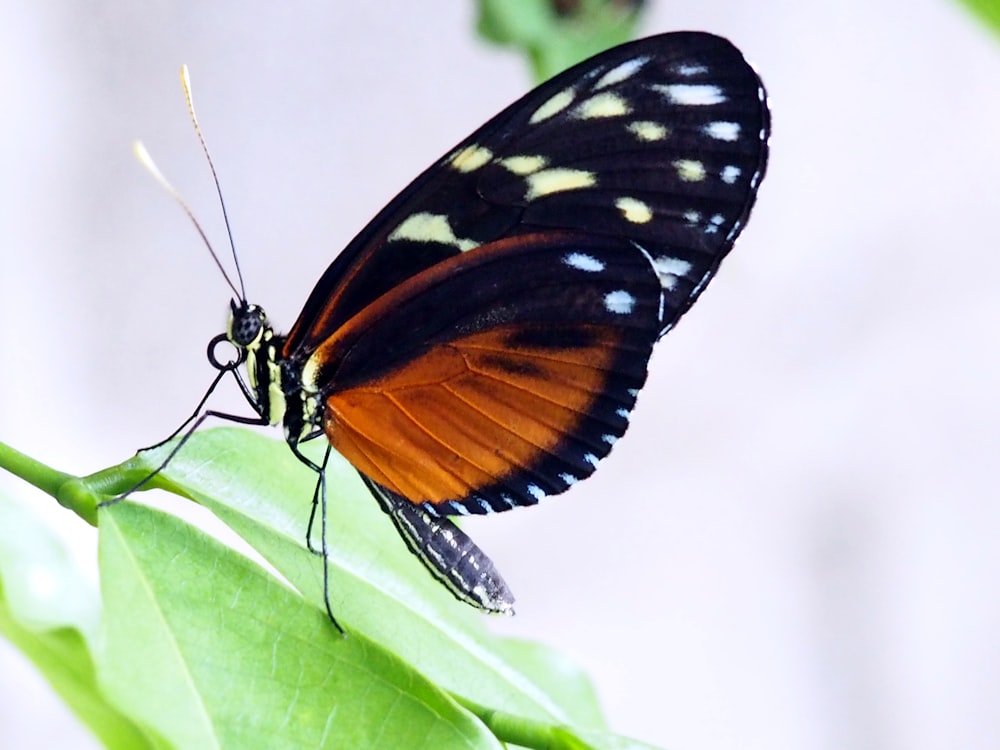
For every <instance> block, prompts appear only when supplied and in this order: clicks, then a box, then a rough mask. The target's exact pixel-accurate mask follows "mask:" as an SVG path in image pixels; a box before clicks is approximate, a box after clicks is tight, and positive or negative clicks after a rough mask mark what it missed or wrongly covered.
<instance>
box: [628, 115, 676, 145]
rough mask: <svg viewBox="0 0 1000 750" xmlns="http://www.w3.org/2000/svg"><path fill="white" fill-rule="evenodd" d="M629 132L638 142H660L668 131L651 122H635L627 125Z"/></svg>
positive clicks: (668, 133)
mask: <svg viewBox="0 0 1000 750" xmlns="http://www.w3.org/2000/svg"><path fill="white" fill-rule="evenodd" d="M628 129H629V132H630V133H632V135H634V136H635V137H636V138H638V139H639V140H640V141H650V142H652V141H662V140H663V139H664V138H666V137H667V136H668V135H670V131H669V130H668V129H667V127H666V126H665V125H661V124H660V123H658V122H652V121H651V120H636V121H635V122H630V123H629V124H628Z"/></svg>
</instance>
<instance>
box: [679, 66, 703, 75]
mask: <svg viewBox="0 0 1000 750" xmlns="http://www.w3.org/2000/svg"><path fill="white" fill-rule="evenodd" d="M707 72H708V68H706V67H705V66H704V65H692V64H691V63H684V64H681V65H678V66H677V73H678V74H679V75H682V76H696V75H698V74H699V73H707Z"/></svg>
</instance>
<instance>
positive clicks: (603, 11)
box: [476, 0, 642, 81]
mask: <svg viewBox="0 0 1000 750" xmlns="http://www.w3.org/2000/svg"><path fill="white" fill-rule="evenodd" d="M641 5H642V3H641V2H638V1H634V2H628V1H627V0H626V1H623V0H479V16H478V19H477V22H476V26H477V29H478V31H479V33H480V35H482V36H483V37H484V38H485V39H488V40H489V41H491V42H495V43H497V44H503V45H509V46H514V47H520V48H522V49H523V50H524V52H525V53H526V54H527V56H528V59H529V60H530V62H531V65H532V69H533V71H534V74H535V78H536V80H538V81H544V80H546V79H547V78H551V77H552V76H554V75H555V74H556V73H559V72H560V71H563V70H565V69H566V68H568V67H570V66H571V65H573V64H575V63H578V62H580V61H581V60H583V59H585V58H587V57H590V56H592V55H596V54H597V53H598V52H602V51H603V50H606V49H609V48H610V47H614V46H615V45H617V44H621V43H622V42H626V41H628V40H629V39H631V38H632V37H633V36H634V34H635V29H636V24H637V21H638V15H639V8H640V6H641Z"/></svg>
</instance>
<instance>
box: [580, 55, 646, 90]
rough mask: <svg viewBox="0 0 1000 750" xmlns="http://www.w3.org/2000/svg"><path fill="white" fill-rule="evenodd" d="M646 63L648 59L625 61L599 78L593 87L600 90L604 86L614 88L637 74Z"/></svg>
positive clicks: (640, 58)
mask: <svg viewBox="0 0 1000 750" xmlns="http://www.w3.org/2000/svg"><path fill="white" fill-rule="evenodd" d="M647 62H649V58H648V57H636V58H634V59H632V60H626V61H625V62H623V63H621V64H620V65H616V66H615V67H613V68H612V69H611V70H609V71H608V72H607V73H605V74H604V75H603V76H601V79H600V80H599V81H598V82H597V83H596V84H595V85H594V88H595V89H602V88H604V87H605V86H614V85H615V84H616V83H621V82H622V81H625V80H627V79H629V78H631V77H632V76H634V75H635V74H636V73H637V72H639V69H640V68H641V67H642V66H643V65H645V64H646V63H647Z"/></svg>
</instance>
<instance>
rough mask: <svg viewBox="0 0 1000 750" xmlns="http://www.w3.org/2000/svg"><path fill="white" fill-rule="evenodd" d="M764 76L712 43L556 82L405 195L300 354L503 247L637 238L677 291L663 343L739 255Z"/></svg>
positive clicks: (631, 57)
mask: <svg viewBox="0 0 1000 750" xmlns="http://www.w3.org/2000/svg"><path fill="white" fill-rule="evenodd" d="M768 133H769V118H768V110H767V105H766V101H765V93H764V89H763V86H762V84H761V82H760V79H759V78H758V77H757V75H756V73H755V72H754V71H753V69H752V68H751V67H750V65H749V64H748V63H747V62H746V61H745V60H744V59H743V56H742V54H741V53H740V52H739V50H738V49H736V48H735V47H734V46H733V45H732V44H731V43H730V42H728V41H727V40H725V39H722V38H721V37H717V36H713V35H711V34H705V33H701V32H678V33H672V34H664V35H661V36H654V37H649V38H647V39H642V40H639V41H636V42H633V43H630V44H625V45H622V46H619V47H616V48H614V49H612V50H609V51H607V52H604V53H602V54H600V55H597V56H596V57H593V58H591V59H590V60H587V61H585V62H583V63H581V64H579V65H577V66H575V67H573V68H571V69H570V70H568V71H566V72H564V73H562V74H560V75H558V76H556V77H555V78H553V79H551V80H550V81H548V82H546V83H544V84H543V85H541V86H540V87H538V88H537V89H535V90H534V91H532V92H530V93H529V94H527V95H526V96H524V97H523V98H522V99H520V100H518V101H517V102H515V103H514V104H512V105H511V106H509V107H508V108H507V109H505V110H504V111H503V112H501V113H500V114H499V115H497V116H496V117H494V118H493V119H492V120H490V121H489V122H488V123H486V125H484V126H483V127H482V128H480V129H479V130H478V131H476V132H475V133H474V134H473V135H471V136H470V137H469V138H467V139H466V140H465V141H463V142H462V143H461V144H459V145H458V146H457V147H456V148H455V149H453V150H452V151H451V152H450V153H449V154H448V155H447V156H446V157H444V158H443V159H442V160H440V161H439V162H438V163H436V164H435V165H434V166H432V167H431V168H430V169H428V170H427V171H426V172H424V173H423V174H422V175H421V176H420V177H418V178H417V179H416V180H415V181H414V182H413V183H412V184H411V185H410V186H409V187H407V188H406V189H405V190H404V191H403V192H402V193H400V194H399V195H398V196H397V197H396V198H395V199H394V200H393V201H392V202H391V203H390V204H389V205H388V206H387V207H386V208H385V209H383V210H382V211H381V212H380V213H379V214H378V216H376V217H375V219H374V220H373V221H372V222H371V223H370V224H369V225H368V226H367V227H366V228H365V229H363V230H362V231H361V233H360V234H358V236H357V237H355V238H354V240H353V241H352V242H351V243H350V244H349V245H348V247H347V248H346V249H345V250H344V251H343V252H342V253H341V254H340V255H339V256H338V257H337V259H336V260H335V261H334V262H333V264H331V266H330V267H329V268H328V269H327V271H326V272H325V273H324V275H323V276H322V278H321V279H320V281H319V282H318V283H317V285H316V287H315V289H314V290H313V292H312V294H311V295H310V297H309V299H308V301H307V302H306V305H305V307H304V308H303V311H302V313H301V315H300V316H299V320H298V321H297V322H296V324H295V326H294V327H293V329H292V331H291V332H290V334H289V336H288V339H287V341H286V345H285V355H286V357H291V358H298V359H304V358H305V357H306V356H308V354H309V353H311V352H312V351H313V350H314V349H315V348H316V347H318V346H319V345H320V344H321V343H322V342H323V341H325V340H326V339H328V338H329V337H330V336H331V335H333V334H334V332H335V331H336V330H337V329H338V328H339V327H340V326H341V325H343V324H344V323H345V322H346V321H347V320H349V319H350V318H351V317H353V316H354V315H356V314H357V313H359V312H360V311H361V310H362V309H363V308H364V307H366V306H367V305H369V304H370V303H372V302H374V301H375V300H376V299H378V298H379V297H380V296H381V295H382V294H383V293H385V292H387V291H389V290H391V289H392V288H394V287H395V286H396V285H398V284H399V283H401V282H402V281H403V280H405V279H407V278H410V277H411V276H413V275H415V274H418V273H420V272H421V271H423V270H425V269H427V268H430V267H431V266H433V265H435V264H436V263H439V262H441V261H443V260H445V259H447V258H449V257H453V256H455V255H458V254H461V253H468V252H476V250H477V249H478V248H479V247H481V246H483V245H485V244H488V243H491V242H494V241H496V240H499V239H502V238H507V237H516V236H519V235H523V234H537V233H539V232H550V231H551V232H560V231H570V232H582V233H587V234H594V235H600V236H604V237H610V238H615V239H616V240H630V241H632V242H634V243H636V244H638V245H640V246H641V247H642V248H643V249H644V250H645V251H646V252H647V253H648V254H649V255H650V256H651V257H652V258H653V260H654V262H655V263H656V267H657V272H658V274H659V277H660V283H661V286H662V288H663V290H664V293H665V300H664V304H665V310H664V315H663V319H662V322H661V330H660V333H661V335H662V334H663V333H665V332H666V331H667V330H669V328H670V327H671V326H672V325H673V324H674V323H675V322H676V321H677V319H678V318H679V317H680V316H681V315H682V314H683V313H684V312H685V311H686V310H687V309H688V307H690V305H691V304H692V303H693V301H694V300H695V299H696V297H697V296H698V294H699V293H700V292H701V290H702V289H703V288H704V286H705V284H706V283H707V282H708V280H709V279H710V278H711V276H712V274H713V273H714V272H715V270H716V269H717V268H718V265H719V263H720V262H721V260H722V258H723V257H724V256H725V254H726V253H727V252H728V250H729V248H730V247H731V246H732V243H733V241H734V240H735V238H736V236H737V235H738V234H739V232H740V230H741V229H742V227H743V224H744V222H745V221H746V217H747V215H748V213H749V211H750V208H751V207H752V205H753V202H754V199H755V196H756V191H757V187H758V185H759V183H760V180H761V178H762V177H763V173H764V169H765V165H766V160H767V137H768Z"/></svg>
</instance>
